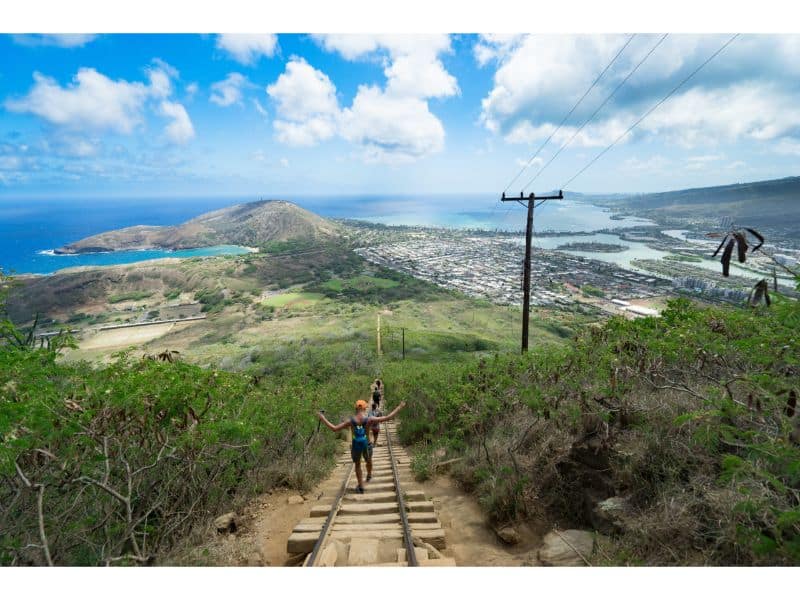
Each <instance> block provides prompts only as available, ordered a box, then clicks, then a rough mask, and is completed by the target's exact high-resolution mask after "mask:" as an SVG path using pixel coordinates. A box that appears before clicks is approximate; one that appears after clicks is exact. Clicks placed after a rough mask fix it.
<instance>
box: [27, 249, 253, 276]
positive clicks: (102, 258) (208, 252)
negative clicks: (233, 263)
mask: <svg viewBox="0 0 800 600" xmlns="http://www.w3.org/2000/svg"><path fill="white" fill-rule="evenodd" d="M248 252H250V250H248V249H247V248H243V247H242V246H210V247H208V248H191V249H188V250H124V251H119V252H90V253H87V254H55V253H54V252H53V251H52V250H42V251H40V252H38V253H37V254H36V256H35V257H31V258H30V259H29V260H28V264H29V265H30V268H31V270H30V271H28V272H29V273H35V274H37V275H48V274H51V273H54V272H56V271H59V270H61V269H69V268H70V267H89V266H92V267H96V266H103V265H125V264H129V263H135V262H141V261H143V260H153V259H157V258H192V257H198V256H221V255H237V254H247V253H248Z"/></svg>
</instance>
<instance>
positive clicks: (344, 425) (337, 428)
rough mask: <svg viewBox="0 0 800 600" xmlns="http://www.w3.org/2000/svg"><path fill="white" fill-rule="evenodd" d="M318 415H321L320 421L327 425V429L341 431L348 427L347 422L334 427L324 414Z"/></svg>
mask: <svg viewBox="0 0 800 600" xmlns="http://www.w3.org/2000/svg"><path fill="white" fill-rule="evenodd" d="M317 414H318V415H319V420H320V421H322V422H323V423H324V424H325V427H327V428H328V429H330V430H331V431H341V430H342V429H344V428H345V427H347V425H348V422H347V421H342V422H341V423H339V424H338V425H334V424H333V423H331V422H330V421H328V419H327V418H326V417H325V415H323V414H322V413H317Z"/></svg>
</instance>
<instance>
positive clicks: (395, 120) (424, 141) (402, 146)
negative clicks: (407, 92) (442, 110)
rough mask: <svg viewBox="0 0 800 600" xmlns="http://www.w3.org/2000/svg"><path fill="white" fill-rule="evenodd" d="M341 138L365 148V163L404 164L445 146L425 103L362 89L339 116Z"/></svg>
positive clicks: (370, 88) (438, 126) (440, 124)
mask: <svg viewBox="0 0 800 600" xmlns="http://www.w3.org/2000/svg"><path fill="white" fill-rule="evenodd" d="M341 127H342V130H341V133H342V137H344V138H345V139H347V140H349V141H351V142H356V143H358V144H359V145H361V146H362V147H363V148H364V158H365V159H366V160H367V161H368V162H390V163H392V162H407V161H411V160H415V159H418V158H420V157H423V156H425V155H427V154H430V153H432V152H438V151H440V150H441V149H442V148H443V147H444V127H443V126H442V123H441V121H439V119H437V118H436V117H435V116H434V115H433V114H432V113H431V112H430V110H428V104H427V102H425V101H424V100H420V99H418V98H411V97H398V96H394V95H392V94H390V93H386V92H384V91H382V90H380V89H379V88H377V87H374V86H361V87H359V89H358V93H357V94H356V97H355V99H354V100H353V105H352V107H350V108H348V109H346V110H345V111H344V112H343V115H342V125H341Z"/></svg>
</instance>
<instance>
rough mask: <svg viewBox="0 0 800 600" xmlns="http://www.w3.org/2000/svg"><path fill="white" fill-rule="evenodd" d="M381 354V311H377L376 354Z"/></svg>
mask: <svg viewBox="0 0 800 600" xmlns="http://www.w3.org/2000/svg"><path fill="white" fill-rule="evenodd" d="M380 355H381V313H378V356H380Z"/></svg>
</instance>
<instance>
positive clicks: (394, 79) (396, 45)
mask: <svg viewBox="0 0 800 600" xmlns="http://www.w3.org/2000/svg"><path fill="white" fill-rule="evenodd" d="M313 37H314V39H315V40H317V42H318V43H319V44H320V45H322V47H323V48H325V49H326V50H327V51H329V52H338V53H339V54H341V55H342V56H343V57H344V58H346V59H347V60H358V59H365V58H369V57H370V55H372V54H374V53H377V52H380V51H385V52H386V53H388V59H387V60H385V61H384V62H385V64H384V74H385V75H386V79H387V84H386V89H387V91H389V92H391V93H393V94H400V95H405V96H415V97H419V98H444V97H448V96H453V95H456V94H458V93H459V89H458V82H457V81H456V78H455V77H453V76H452V75H451V74H450V73H448V72H447V71H446V70H445V68H444V65H443V64H442V62H441V60H439V58H438V57H439V55H440V54H443V53H448V52H450V51H451V47H450V37H449V36H447V35H444V34H437V35H395V34H392V35H369V34H323V35H315V36H313ZM376 58H379V57H376Z"/></svg>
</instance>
